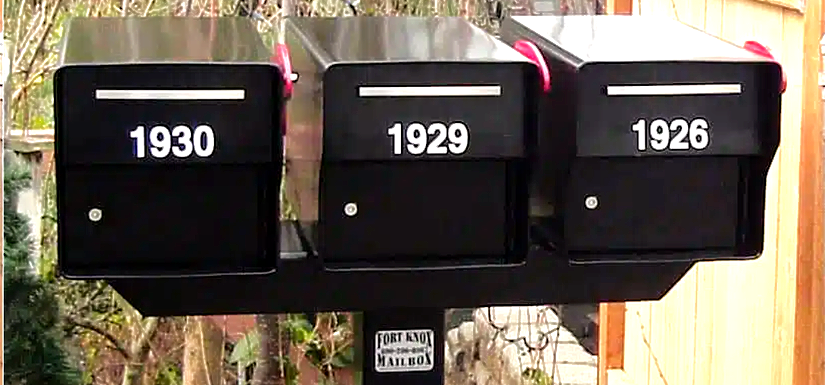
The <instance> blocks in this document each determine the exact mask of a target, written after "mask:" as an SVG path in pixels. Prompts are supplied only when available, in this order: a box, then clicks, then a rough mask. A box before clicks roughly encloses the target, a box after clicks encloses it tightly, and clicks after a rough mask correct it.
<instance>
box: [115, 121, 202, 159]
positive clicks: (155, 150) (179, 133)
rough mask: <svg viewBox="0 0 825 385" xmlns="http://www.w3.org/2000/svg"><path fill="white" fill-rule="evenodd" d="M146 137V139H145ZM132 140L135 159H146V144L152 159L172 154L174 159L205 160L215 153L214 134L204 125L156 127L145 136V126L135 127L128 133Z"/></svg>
mask: <svg viewBox="0 0 825 385" xmlns="http://www.w3.org/2000/svg"><path fill="white" fill-rule="evenodd" d="M147 136H148V137H147ZM129 138H130V139H132V144H133V148H134V154H135V158H138V159H141V158H145V157H146V142H147V141H148V142H149V154H150V155H151V157H153V158H158V159H163V158H166V157H167V156H169V154H172V156H174V157H176V158H188V157H190V156H192V153H194V154H195V156H197V157H200V158H207V157H209V156H211V155H212V153H213V152H214V151H215V132H214V130H212V127H210V126H209V125H206V124H202V125H199V126H197V127H195V130H194V131H193V130H192V129H191V128H190V127H189V126H186V125H183V124H181V125H178V126H175V127H174V128H172V130H169V128H168V127H166V126H163V125H157V126H154V127H152V128H151V129H150V130H149V134H148V135H146V127H145V126H137V127H136V128H135V129H134V130H132V131H130V132H129Z"/></svg>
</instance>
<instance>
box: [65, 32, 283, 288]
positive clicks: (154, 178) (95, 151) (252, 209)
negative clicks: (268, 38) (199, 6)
mask: <svg viewBox="0 0 825 385" xmlns="http://www.w3.org/2000/svg"><path fill="white" fill-rule="evenodd" d="M54 80H55V81H54V85H55V91H54V96H55V123H56V132H57V141H56V144H57V145H56V159H57V183H58V186H57V188H58V190H57V191H58V212H59V218H58V231H59V237H60V242H59V250H58V252H59V254H58V257H59V258H58V261H59V270H60V272H61V274H63V275H65V276H67V277H70V278H86V277H103V278H106V277H123V276H130V277H148V276H193V275H204V274H206V275H214V274H252V273H265V272H271V271H273V270H274V269H275V267H276V263H277V260H278V252H279V248H278V231H279V224H278V220H279V186H280V181H281V168H282V163H283V152H282V148H283V147H282V141H283V139H282V137H281V135H280V125H281V116H282V108H283V106H282V103H283V80H282V75H281V71H280V70H279V68H278V67H277V66H276V65H275V64H273V63H271V50H269V49H267V48H266V47H265V46H264V44H263V42H262V40H261V38H260V36H259V35H258V33H257V31H256V30H255V28H254V26H253V24H252V22H251V21H250V20H248V19H243V18H197V19H196V18H172V17H150V18H76V19H73V20H71V21H70V22H69V23H68V25H67V30H66V38H65V41H64V43H63V48H62V54H61V66H60V68H59V69H58V70H57V72H56V74H55V78H54Z"/></svg>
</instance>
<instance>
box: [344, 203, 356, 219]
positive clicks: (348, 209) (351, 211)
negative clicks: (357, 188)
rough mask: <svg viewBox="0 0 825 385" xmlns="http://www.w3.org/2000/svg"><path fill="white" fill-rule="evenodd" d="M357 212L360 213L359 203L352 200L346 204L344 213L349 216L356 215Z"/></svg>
mask: <svg viewBox="0 0 825 385" xmlns="http://www.w3.org/2000/svg"><path fill="white" fill-rule="evenodd" d="M355 214H358V205H357V204H355V203H352V202H350V203H347V204H345V205H344V215H346V216H348V217H354V216H355Z"/></svg>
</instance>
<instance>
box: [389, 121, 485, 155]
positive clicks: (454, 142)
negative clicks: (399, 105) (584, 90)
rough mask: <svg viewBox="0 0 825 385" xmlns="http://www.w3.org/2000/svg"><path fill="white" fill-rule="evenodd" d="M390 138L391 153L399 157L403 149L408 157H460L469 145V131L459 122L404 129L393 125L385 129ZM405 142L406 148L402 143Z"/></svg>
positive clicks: (408, 126) (437, 123)
mask: <svg viewBox="0 0 825 385" xmlns="http://www.w3.org/2000/svg"><path fill="white" fill-rule="evenodd" d="M387 135H389V137H390V138H392V153H393V154H395V155H401V154H402V151H403V149H404V148H406V149H407V153H408V154H410V155H422V154H427V155H446V154H452V155H461V154H463V153H464V152H466V151H467V147H469V145H470V131H469V130H468V129H467V126H466V125H465V124H464V123H461V122H455V123H451V124H450V126H449V127H448V126H447V125H446V124H444V123H441V122H435V123H431V124H430V125H429V126H427V127H424V125H423V124H421V123H410V124H409V125H407V127H406V128H405V127H404V125H403V124H401V123H395V124H393V125H392V126H391V127H390V128H388V129H387ZM405 142H406V146H404V143H405Z"/></svg>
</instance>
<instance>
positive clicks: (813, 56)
mask: <svg viewBox="0 0 825 385" xmlns="http://www.w3.org/2000/svg"><path fill="white" fill-rule="evenodd" d="M821 2H822V0H808V1H807V2H806V1H805V0H613V1H608V4H607V10H608V12H612V13H633V14H641V15H658V16H665V17H671V18H676V19H679V20H681V21H682V22H685V23H687V24H690V25H693V26H695V27H697V28H700V29H703V30H705V31H707V32H709V33H711V34H714V35H717V36H720V37H722V38H724V39H726V40H728V41H731V42H733V43H737V44H742V43H743V42H745V41H747V40H757V41H760V42H762V43H763V44H766V45H768V46H769V47H771V48H772V51H773V53H774V55H775V56H776V57H777V59H778V60H779V61H780V62H781V63H782V65H783V67H784V69H785V71H786V72H787V75H788V89H787V92H786V93H785V95H784V97H783V106H782V108H783V110H782V139H781V140H782V143H781V145H780V149H779V152H778V154H777V156H776V159H775V160H774V163H773V166H772V168H771V171H770V174H769V182H768V188H767V201H768V202H767V208H766V213H765V215H766V217H765V218H766V221H765V222H766V231H765V234H766V236H765V249H764V254H763V255H762V256H761V257H760V258H759V259H757V260H754V261H747V262H704V263H699V264H698V265H697V266H695V267H694V268H693V269H692V270H691V271H690V272H689V273H688V274H687V275H686V276H685V277H684V278H682V280H681V281H680V282H679V283H678V284H677V285H676V287H674V288H673V289H672V290H671V291H670V292H669V293H668V294H667V295H666V296H665V297H664V298H663V299H662V300H660V301H652V302H635V303H612V304H602V305H601V307H600V319H601V321H600V336H599V338H600V341H599V342H600V349H599V351H600V352H601V353H602V355H601V356H600V365H599V372H600V373H599V380H600V384H611V385H613V384H634V385H653V384H667V385H694V384H695V385H734V384H748V385H762V384H771V385H823V384H825V330H824V329H825V283H824V282H823V281H824V280H825V267H824V266H825V256H823V254H825V252H824V251H825V245H823V215H822V213H823V210H825V205H823V194H822V189H823V187H822V186H823V171H824V170H823V156H822V151H823V150H822V146H823V145H822V109H821V104H822V101H821V99H820V92H819V87H818V85H817V78H818V74H819V71H820V55H819V39H820V37H821V35H822V29H823V25H822V21H823V17H822V7H821Z"/></svg>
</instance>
